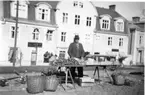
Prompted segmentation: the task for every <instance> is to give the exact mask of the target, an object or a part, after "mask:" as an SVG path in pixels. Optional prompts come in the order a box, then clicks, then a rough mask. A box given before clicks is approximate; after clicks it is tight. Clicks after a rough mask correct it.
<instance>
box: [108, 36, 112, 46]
mask: <svg viewBox="0 0 145 95" xmlns="http://www.w3.org/2000/svg"><path fill="white" fill-rule="evenodd" d="M111 45H112V37H108V46H111Z"/></svg>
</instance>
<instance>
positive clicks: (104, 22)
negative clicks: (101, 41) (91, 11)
mask: <svg viewBox="0 0 145 95" xmlns="http://www.w3.org/2000/svg"><path fill="white" fill-rule="evenodd" d="M100 24H101V29H102V30H110V25H111V20H110V19H104V18H101V19H100ZM114 25H115V30H116V31H119V32H123V31H124V22H123V21H115V23H114Z"/></svg>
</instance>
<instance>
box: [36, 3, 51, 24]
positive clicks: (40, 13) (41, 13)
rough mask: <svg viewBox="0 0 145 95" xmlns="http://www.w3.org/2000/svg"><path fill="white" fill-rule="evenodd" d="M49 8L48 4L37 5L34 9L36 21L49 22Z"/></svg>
mask: <svg viewBox="0 0 145 95" xmlns="http://www.w3.org/2000/svg"><path fill="white" fill-rule="evenodd" d="M50 8H51V7H50V6H49V5H48V4H38V6H37V7H36V19H37V20H42V21H50Z"/></svg>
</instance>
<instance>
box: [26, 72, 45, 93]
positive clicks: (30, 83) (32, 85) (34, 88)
mask: <svg viewBox="0 0 145 95" xmlns="http://www.w3.org/2000/svg"><path fill="white" fill-rule="evenodd" d="M43 90H44V76H40V75H33V76H27V91H28V93H32V94H36V93H42V92H43Z"/></svg>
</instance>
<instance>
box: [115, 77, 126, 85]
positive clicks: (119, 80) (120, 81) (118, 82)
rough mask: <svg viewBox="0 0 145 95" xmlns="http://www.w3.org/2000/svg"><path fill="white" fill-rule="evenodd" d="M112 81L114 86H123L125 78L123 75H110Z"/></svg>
mask: <svg viewBox="0 0 145 95" xmlns="http://www.w3.org/2000/svg"><path fill="white" fill-rule="evenodd" d="M112 79H113V81H114V84H115V85H124V83H125V78H124V76H123V75H112Z"/></svg>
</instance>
